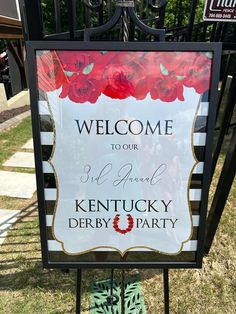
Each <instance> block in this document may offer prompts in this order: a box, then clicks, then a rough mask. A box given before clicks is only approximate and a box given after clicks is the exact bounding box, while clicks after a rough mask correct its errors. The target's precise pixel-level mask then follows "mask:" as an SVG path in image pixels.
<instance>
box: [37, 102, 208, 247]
mask: <svg viewBox="0 0 236 314" xmlns="http://www.w3.org/2000/svg"><path fill="white" fill-rule="evenodd" d="M208 109H209V102H207V101H202V102H201V103H200V106H199V110H198V113H197V119H196V123H195V131H194V135H193V141H194V150H195V153H196V155H197V157H198V151H199V152H200V153H199V156H201V157H200V158H199V157H198V159H199V160H200V162H199V163H198V164H197V165H196V166H195V168H194V171H193V176H192V181H193V178H194V176H199V175H200V176H201V175H202V174H203V168H204V148H205V145H206V124H207V116H208ZM39 114H40V116H49V117H50V112H49V110H48V104H47V102H46V101H39ZM198 121H201V123H200V127H199V128H198V127H197V122H198ZM202 121H203V123H202ZM40 135H41V145H42V147H43V146H47V147H51V149H52V145H53V132H45V131H41V133H40ZM43 173H44V175H48V174H53V169H52V167H51V165H50V164H49V163H48V162H47V161H46V160H44V161H43ZM201 192H202V189H201V188H190V202H191V203H194V202H197V203H198V202H200V201H201ZM44 194H45V201H46V202H48V201H49V202H50V201H54V202H55V200H56V188H46V187H45V189H44ZM198 204H199V203H198ZM198 206H199V205H198ZM199 218H200V215H199V212H198V214H194V215H192V220H193V227H194V229H197V232H195V234H197V233H198V227H199ZM52 219H53V215H52V214H47V215H46V225H47V228H48V230H49V231H50V229H51V228H52ZM195 237H196V236H195ZM48 250H49V252H63V250H62V246H61V244H60V243H59V242H57V241H56V240H53V239H50V238H49V237H48ZM196 250H197V239H195V238H194V239H191V240H190V241H188V242H186V243H184V246H183V252H196ZM96 251H109V250H108V249H106V250H104V249H97V250H96ZM143 251H145V249H143Z"/></svg>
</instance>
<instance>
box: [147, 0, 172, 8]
mask: <svg viewBox="0 0 236 314" xmlns="http://www.w3.org/2000/svg"><path fill="white" fill-rule="evenodd" d="M155 2H157V4H155ZM166 4H167V1H166V0H157V1H155V0H148V6H149V7H150V8H151V9H152V10H155V11H158V10H160V9H161V8H164V7H165V6H166Z"/></svg>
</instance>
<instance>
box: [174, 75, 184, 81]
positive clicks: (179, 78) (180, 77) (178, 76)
mask: <svg viewBox="0 0 236 314" xmlns="http://www.w3.org/2000/svg"><path fill="white" fill-rule="evenodd" d="M176 77H177V80H178V81H182V80H183V79H184V76H183V75H177V76H176Z"/></svg>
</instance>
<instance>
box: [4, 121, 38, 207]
mask: <svg viewBox="0 0 236 314" xmlns="http://www.w3.org/2000/svg"><path fill="white" fill-rule="evenodd" d="M31 137H32V128H31V118H30V117H27V118H25V119H24V120H23V121H22V122H21V123H19V124H18V125H17V126H16V127H13V128H10V129H8V130H6V131H4V132H2V133H0V170H5V171H14V172H25V173H34V169H28V168H18V167H14V168H13V167H4V166H3V163H4V162H5V161H6V160H8V159H9V158H10V157H11V156H12V155H13V154H14V153H15V152H17V151H27V150H25V149H22V148H21V147H22V146H23V145H24V144H25V143H26V142H27V141H28V140H29V139H30V138H31ZM34 199H35V196H34ZM30 202H32V200H24V199H18V198H13V197H8V196H0V208H7V209H21V208H24V207H25V206H27V205H28V204H29V203H30Z"/></svg>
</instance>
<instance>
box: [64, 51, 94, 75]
mask: <svg viewBox="0 0 236 314" xmlns="http://www.w3.org/2000/svg"><path fill="white" fill-rule="evenodd" d="M58 56H59V59H60V61H61V63H62V66H63V69H64V70H65V71H68V72H76V73H80V72H82V71H83V69H84V68H86V66H88V65H89V64H91V63H94V59H93V58H92V56H91V54H89V53H86V52H78V51H59V52H58Z"/></svg>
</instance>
